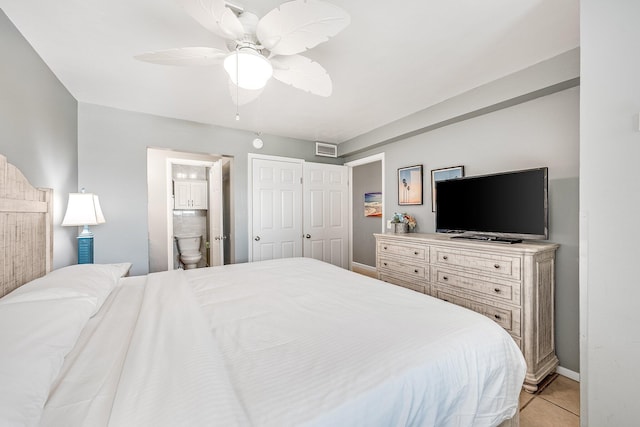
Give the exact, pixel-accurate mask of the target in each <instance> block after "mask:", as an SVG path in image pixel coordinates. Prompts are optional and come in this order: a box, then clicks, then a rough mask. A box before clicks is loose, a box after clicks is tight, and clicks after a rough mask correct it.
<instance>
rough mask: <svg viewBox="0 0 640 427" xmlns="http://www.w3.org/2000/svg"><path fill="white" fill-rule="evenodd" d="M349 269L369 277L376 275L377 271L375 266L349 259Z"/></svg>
mask: <svg viewBox="0 0 640 427" xmlns="http://www.w3.org/2000/svg"><path fill="white" fill-rule="evenodd" d="M351 271H354V272H356V273H360V274H365V275H367V276H370V277H374V278H376V277H378V271H377V270H376V268H375V267H371V266H370V265H366V264H360V263H359V262H355V261H351Z"/></svg>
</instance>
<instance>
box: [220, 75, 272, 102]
mask: <svg viewBox="0 0 640 427" xmlns="http://www.w3.org/2000/svg"><path fill="white" fill-rule="evenodd" d="M228 80H229V93H230V94H231V99H232V100H233V104H234V105H245V104H248V103H250V102H252V101H255V100H256V99H258V97H259V96H260V94H261V93H262V91H263V90H264V87H262V88H260V89H256V90H250V89H243V88H241V87H239V86H236V85H235V83H233V82H232V81H231V79H228Z"/></svg>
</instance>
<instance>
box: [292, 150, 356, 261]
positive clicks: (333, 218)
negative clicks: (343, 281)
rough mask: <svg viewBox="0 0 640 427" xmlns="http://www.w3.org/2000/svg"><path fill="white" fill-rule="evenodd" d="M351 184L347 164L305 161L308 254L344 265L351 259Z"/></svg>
mask: <svg viewBox="0 0 640 427" xmlns="http://www.w3.org/2000/svg"><path fill="white" fill-rule="evenodd" d="M348 200H349V184H348V169H347V167H346V166H338V165H328V164H322V163H305V164H304V178H303V212H304V215H303V217H304V221H303V222H304V236H305V238H304V249H303V252H304V256H305V257H310V258H315V259H319V260H321V261H325V262H329V263H331V264H333V265H336V266H338V267H342V268H348V263H349V202H348Z"/></svg>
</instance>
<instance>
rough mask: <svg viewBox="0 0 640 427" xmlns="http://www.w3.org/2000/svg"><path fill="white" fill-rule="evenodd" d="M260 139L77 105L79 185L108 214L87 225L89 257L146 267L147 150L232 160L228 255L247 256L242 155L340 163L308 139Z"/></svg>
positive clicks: (142, 270) (135, 271) (144, 270)
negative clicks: (257, 146)
mask: <svg viewBox="0 0 640 427" xmlns="http://www.w3.org/2000/svg"><path fill="white" fill-rule="evenodd" d="M229 114H233V112H229ZM261 137H262V139H263V140H264V148H263V149H262V150H258V151H257V150H254V149H253V147H252V145H251V142H252V141H253V139H254V138H255V134H254V133H251V132H245V131H239V130H234V129H227V128H222V127H216V126H212V125H206V124H201V123H194V122H188V121H184V120H176V119H168V118H163V117H158V116H152V115H148V114H142V113H134V112H129V111H123V110H117V109H113V108H108V107H101V106H96V105H91V104H84V103H80V104H79V106H78V182H79V185H80V186H83V187H86V188H87V191H91V192H94V193H96V194H98V195H99V196H100V204H101V206H102V209H103V211H104V214H105V217H106V218H107V222H106V224H102V225H100V226H96V227H93V231H94V233H95V249H94V250H95V261H96V262H98V263H101V262H118V261H129V262H132V263H133V267H132V274H134V275H138V274H146V273H147V272H148V271H149V255H148V220H147V200H148V197H147V196H148V195H147V147H157V148H171V149H175V150H180V151H191V152H197V153H210V154H218V155H227V156H231V157H234V163H233V170H232V172H231V174H232V176H231V185H232V193H233V207H234V215H235V230H233V232H232V234H233V235H234V236H235V238H234V242H235V260H236V262H244V261H247V259H248V248H247V239H248V237H247V165H248V160H247V154H248V153H249V152H258V153H261V154H269V155H276V156H286V157H295V158H300V159H305V160H309V161H311V160H313V161H315V162H331V163H339V164H341V163H342V161H341V160H340V159H330V158H326V157H316V156H315V154H314V153H315V144H314V143H312V142H309V141H300V140H294V139H290V138H283V137H276V136H271V135H262V136H261Z"/></svg>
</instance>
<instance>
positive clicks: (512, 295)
mask: <svg viewBox="0 0 640 427" xmlns="http://www.w3.org/2000/svg"><path fill="white" fill-rule="evenodd" d="M432 277H433V279H432V280H433V281H434V283H437V284H441V285H448V286H452V287H455V288H460V289H461V290H465V291H469V292H474V293H476V294H478V295H479V296H482V297H485V298H490V299H492V300H495V301H503V302H508V303H512V304H516V305H520V304H521V301H520V295H521V289H520V288H521V284H520V282H510V281H508V280H504V279H498V278H492V277H485V276H478V275H474V274H465V273H461V272H460V271H455V270H448V269H445V268H441V267H433V271H432Z"/></svg>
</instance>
